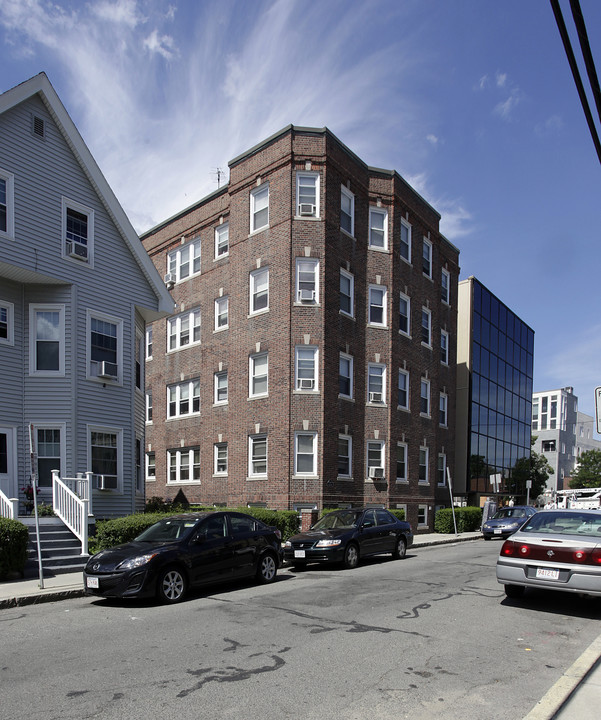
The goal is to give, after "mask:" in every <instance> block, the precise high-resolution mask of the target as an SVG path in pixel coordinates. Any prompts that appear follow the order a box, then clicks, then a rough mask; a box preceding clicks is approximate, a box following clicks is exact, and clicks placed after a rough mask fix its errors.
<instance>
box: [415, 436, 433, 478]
mask: <svg viewBox="0 0 601 720" xmlns="http://www.w3.org/2000/svg"><path fill="white" fill-rule="evenodd" d="M422 451H425V453H426V464H425V465H424V466H422V464H421V462H419V461H420V460H421V454H422ZM417 467H418V473H417V478H418V479H417V482H418V485H429V484H430V448H429V447H428V446H427V445H421V446H420V448H419V460H418V464H417ZM420 467H425V468H426V479H425V480H421V479H420V477H419V468H420Z"/></svg>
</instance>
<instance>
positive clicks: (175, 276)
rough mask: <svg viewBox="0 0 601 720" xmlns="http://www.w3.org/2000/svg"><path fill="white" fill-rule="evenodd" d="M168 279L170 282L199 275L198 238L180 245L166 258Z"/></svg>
mask: <svg viewBox="0 0 601 720" xmlns="http://www.w3.org/2000/svg"><path fill="white" fill-rule="evenodd" d="M167 272H168V273H169V276H168V279H169V280H171V281H172V282H180V281H181V280H187V279H188V278H190V277H194V275H200V238H195V239H194V240H192V241H191V242H189V243H186V244H185V245H180V247H178V248H177V249H176V250H172V251H171V252H170V253H169V255H168V256H167Z"/></svg>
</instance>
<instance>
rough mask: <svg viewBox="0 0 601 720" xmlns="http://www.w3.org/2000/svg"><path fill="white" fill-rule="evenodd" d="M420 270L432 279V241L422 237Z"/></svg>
mask: <svg viewBox="0 0 601 720" xmlns="http://www.w3.org/2000/svg"><path fill="white" fill-rule="evenodd" d="M422 272H423V274H424V275H425V276H426V277H427V278H429V279H430V280H432V243H431V242H430V241H429V240H428V239H427V238H424V241H423V250H422Z"/></svg>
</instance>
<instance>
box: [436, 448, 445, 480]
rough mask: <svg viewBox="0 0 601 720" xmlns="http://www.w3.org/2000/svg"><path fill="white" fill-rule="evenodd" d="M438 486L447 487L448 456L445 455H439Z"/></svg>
mask: <svg viewBox="0 0 601 720" xmlns="http://www.w3.org/2000/svg"><path fill="white" fill-rule="evenodd" d="M437 470H438V484H439V485H445V484H446V481H447V456H446V455H445V454H444V453H438V468H437Z"/></svg>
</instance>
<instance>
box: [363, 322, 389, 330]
mask: <svg viewBox="0 0 601 720" xmlns="http://www.w3.org/2000/svg"><path fill="white" fill-rule="evenodd" d="M367 327H368V328H373V329H374V330H388V325H380V324H377V323H370V322H368V323H367Z"/></svg>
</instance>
